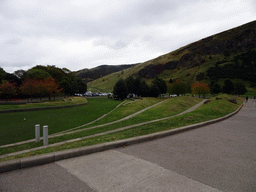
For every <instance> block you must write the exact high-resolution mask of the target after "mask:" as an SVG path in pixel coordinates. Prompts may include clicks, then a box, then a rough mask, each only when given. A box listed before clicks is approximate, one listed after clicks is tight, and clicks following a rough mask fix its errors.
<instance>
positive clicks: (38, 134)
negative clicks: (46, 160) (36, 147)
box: [35, 124, 40, 143]
mask: <svg viewBox="0 0 256 192" xmlns="http://www.w3.org/2000/svg"><path fill="white" fill-rule="evenodd" d="M35 136H36V143H37V142H39V141H40V125H39V124H37V125H35Z"/></svg>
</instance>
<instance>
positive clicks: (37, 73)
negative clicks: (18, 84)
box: [23, 68, 51, 79]
mask: <svg viewBox="0 0 256 192" xmlns="http://www.w3.org/2000/svg"><path fill="white" fill-rule="evenodd" d="M23 77H24V78H25V79H45V78H50V77H51V75H50V74H49V73H48V72H46V71H44V70H42V69H33V68H32V69H29V70H28V71H27V72H26V73H25V74H24V75H23Z"/></svg>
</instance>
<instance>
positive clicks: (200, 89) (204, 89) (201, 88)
mask: <svg viewBox="0 0 256 192" xmlns="http://www.w3.org/2000/svg"><path fill="white" fill-rule="evenodd" d="M191 92H192V94H198V95H199V98H200V95H201V94H202V95H203V96H204V94H207V93H210V89H209V86H208V84H207V83H203V82H201V81H197V82H195V83H193V84H192V85H191Z"/></svg>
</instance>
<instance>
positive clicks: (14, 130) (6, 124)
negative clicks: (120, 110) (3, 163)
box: [0, 98, 121, 145]
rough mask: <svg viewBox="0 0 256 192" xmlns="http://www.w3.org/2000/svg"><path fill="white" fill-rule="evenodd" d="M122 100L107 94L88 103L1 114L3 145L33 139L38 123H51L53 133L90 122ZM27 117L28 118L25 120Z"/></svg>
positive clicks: (1, 143) (50, 132)
mask: <svg viewBox="0 0 256 192" xmlns="http://www.w3.org/2000/svg"><path fill="white" fill-rule="evenodd" d="M120 102H121V101H116V100H113V99H107V98H88V104H87V105H83V106H79V107H71V108H63V109H51V110H41V111H27V112H15V113H1V114H0V145H5V144H9V143H15V142H19V141H24V140H29V139H33V138H34V137H35V125H36V124H40V125H41V136H42V135H43V133H42V130H43V129H42V126H43V125H48V130H49V134H53V133H57V132H60V131H64V130H67V129H71V128H74V127H77V126H80V125H83V124H86V123H89V122H91V121H93V120H95V119H97V118H99V117H100V116H102V115H104V114H106V113H108V112H109V111H111V110H112V109H114V108H115V107H116V106H117V105H118V104H120ZM24 118H25V120H24Z"/></svg>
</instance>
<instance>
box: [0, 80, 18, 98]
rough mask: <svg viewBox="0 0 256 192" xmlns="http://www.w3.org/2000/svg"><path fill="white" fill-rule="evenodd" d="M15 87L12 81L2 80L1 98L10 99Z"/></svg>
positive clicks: (14, 93)
mask: <svg viewBox="0 0 256 192" xmlns="http://www.w3.org/2000/svg"><path fill="white" fill-rule="evenodd" d="M16 93H17V92H16V88H15V86H14V85H13V83H9V82H8V81H3V83H2V84H1V85H0V96H1V98H2V99H6V101H7V99H10V98H12V97H14V96H15V95H16Z"/></svg>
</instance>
